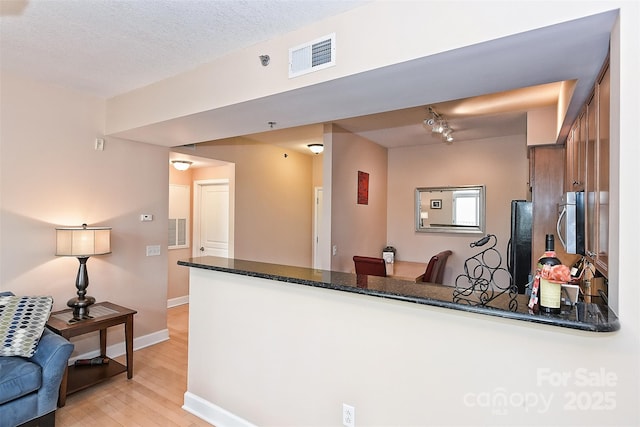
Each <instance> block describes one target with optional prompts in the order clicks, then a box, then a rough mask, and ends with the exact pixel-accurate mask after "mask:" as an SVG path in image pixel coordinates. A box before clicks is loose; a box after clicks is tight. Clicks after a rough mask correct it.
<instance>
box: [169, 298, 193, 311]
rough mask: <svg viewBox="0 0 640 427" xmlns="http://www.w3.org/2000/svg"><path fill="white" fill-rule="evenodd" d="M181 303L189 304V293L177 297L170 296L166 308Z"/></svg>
mask: <svg viewBox="0 0 640 427" xmlns="http://www.w3.org/2000/svg"><path fill="white" fill-rule="evenodd" d="M183 304H189V295H184V296H181V297H178V298H171V299H169V300H167V308H171V307H177V306H179V305H183Z"/></svg>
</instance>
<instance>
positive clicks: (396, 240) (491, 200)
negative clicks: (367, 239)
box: [387, 135, 529, 284]
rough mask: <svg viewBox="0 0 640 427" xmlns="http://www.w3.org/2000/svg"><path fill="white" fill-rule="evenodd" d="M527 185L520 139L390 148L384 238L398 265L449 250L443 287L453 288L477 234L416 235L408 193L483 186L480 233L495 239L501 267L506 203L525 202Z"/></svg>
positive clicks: (506, 227)
mask: <svg viewBox="0 0 640 427" xmlns="http://www.w3.org/2000/svg"><path fill="white" fill-rule="evenodd" d="M528 181H529V160H528V159H527V146H526V137H525V136H524V135H519V136H513V137H502V138H494V139H485V140H476V141H456V142H454V143H453V144H451V145H447V144H432V145H426V146H416V147H406V148H395V149H391V150H389V200H388V213H387V215H388V221H387V231H388V238H387V240H388V242H389V244H390V245H392V246H395V247H396V249H397V257H398V259H399V260H403V261H418V262H428V260H429V258H431V256H432V255H435V254H436V253H438V252H440V251H443V250H446V249H450V250H452V251H453V255H451V257H449V259H448V261H447V266H446V269H445V275H444V283H446V284H453V282H454V281H455V278H456V277H457V276H458V275H459V274H461V273H462V272H463V271H464V261H465V259H467V258H468V257H470V256H472V255H475V254H476V253H477V251H476V250H474V249H471V248H470V247H469V243H471V242H473V241H475V240H478V238H479V237H481V236H480V235H468V234H449V233H418V232H416V231H415V201H414V200H415V193H414V192H415V189H416V188H417V187H442V186H456V185H485V186H486V197H487V200H486V233H487V234H495V235H496V237H497V238H498V247H497V248H496V249H498V250H499V251H500V253H501V254H502V257H503V262H504V263H505V265H506V249H507V242H508V241H509V234H510V231H509V227H510V211H511V200H515V199H520V200H526V199H527V197H528V194H529V193H528ZM505 265H503V266H505Z"/></svg>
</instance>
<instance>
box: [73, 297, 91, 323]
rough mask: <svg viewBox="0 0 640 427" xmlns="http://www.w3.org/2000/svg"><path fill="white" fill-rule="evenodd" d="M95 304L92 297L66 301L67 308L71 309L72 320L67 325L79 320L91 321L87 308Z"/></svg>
mask: <svg viewBox="0 0 640 427" xmlns="http://www.w3.org/2000/svg"><path fill="white" fill-rule="evenodd" d="M95 302H96V299H95V298H94V297H87V296H85V297H83V298H78V297H76V298H71V299H70V300H69V301H67V306H69V307H71V308H73V319H71V320H69V323H72V322H77V321H79V320H85V319H93V317H92V316H89V306H90V305H91V304H93V303H95Z"/></svg>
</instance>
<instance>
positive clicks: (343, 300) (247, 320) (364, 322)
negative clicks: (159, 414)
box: [178, 257, 619, 427]
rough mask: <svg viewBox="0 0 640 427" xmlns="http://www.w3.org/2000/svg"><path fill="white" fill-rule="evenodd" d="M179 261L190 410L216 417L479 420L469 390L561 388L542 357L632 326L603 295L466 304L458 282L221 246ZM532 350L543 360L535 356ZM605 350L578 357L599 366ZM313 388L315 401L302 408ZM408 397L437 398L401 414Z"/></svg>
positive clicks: (568, 359)
mask: <svg viewBox="0 0 640 427" xmlns="http://www.w3.org/2000/svg"><path fill="white" fill-rule="evenodd" d="M178 264H180V265H182V266H186V267H189V277H190V279H189V280H190V284H189V286H190V295H189V306H190V307H189V359H188V385H187V391H186V393H185V396H184V406H183V408H184V409H186V410H187V411H190V412H192V413H194V414H196V415H197V416H199V417H201V418H203V419H205V420H207V421H208V422H210V423H212V424H214V425H236V426H247V427H248V426H254V425H317V426H321V425H323V426H324V425H340V421H339V419H340V418H339V416H340V415H339V414H340V413H341V410H342V409H341V408H342V403H347V404H349V405H353V406H354V407H356V411H357V417H358V420H359V421H358V423H359V424H360V425H374V424H377V425H423V424H424V422H425V420H429V423H430V424H433V425H436V424H447V422H448V421H447V420H449V421H450V420H451V411H452V410H454V411H455V413H456V421H457V422H459V423H463V424H474V423H475V422H477V416H478V411H481V410H482V409H480V408H478V406H477V404H475V402H474V401H471V404H470V403H469V402H470V401H469V396H470V395H474V393H476V394H477V393H480V392H481V391H482V390H486V389H500V390H502V389H509V390H516V391H517V390H524V391H527V392H528V390H533V391H534V392H536V393H538V394H541V393H546V394H549V393H554V392H556V393H557V392H558V389H557V386H554V385H553V384H551V383H549V384H547V383H546V382H544V381H543V382H541V381H542V380H541V379H540V377H539V375H541V374H540V373H541V372H547V371H541V369H543V368H544V369H552V371H551V372H552V373H553V372H556V371H562V370H575V369H576V359H575V357H574V355H572V354H567V352H566V351H564V350H563V349H564V348H566V346H567V345H571V346H572V347H574V348H577V349H578V350H576V351H579V352H580V354H585V355H586V354H589V353H591V354H594V355H596V356H597V355H599V354H602V353H603V352H606V351H607V343H609V342H610V338H611V337H613V336H614V335H615V334H617V332H615V331H616V330H617V329H618V328H619V323H618V320H617V317H616V316H615V315H614V314H613V313H612V312H610V311H608V310H607V309H606V308H604V307H600V309H599V310H595V309H594V306H583V308H586V310H581V309H579V308H574V309H573V310H571V311H570V312H568V313H565V314H561V315H558V316H542V315H530V314H528V313H527V312H526V304H525V303H524V302H523V301H522V298H523V297H522V296H519V297H518V298H519V300H518V309H517V310H516V311H514V312H512V311H508V310H505V309H504V308H500V306H501V305H503V304H504V302H503V301H500V299H499V298H498V299H496V300H495V301H496V305H495V306H493V307H477V306H469V305H464V304H456V303H453V302H452V300H451V295H452V292H453V288H447V287H445V286H438V285H430V284H422V283H412V282H410V281H403V280H395V279H391V278H379V277H371V276H366V279H367V280H366V281H364V280H362V279H363V278H362V277H360V278H358V277H357V276H356V275H355V274H350V273H341V272H332V271H323V270H315V269H309V268H302V267H292V266H286V265H277V264H268V263H262V262H253V261H245V260H238V259H226V258H217V257H200V258H191V259H188V260H185V261H179V262H178ZM359 279H360V280H359ZM524 301H526V298H525V299H524ZM505 306H508V304H506V305H505ZM602 332H605V333H602ZM478 348H490V349H491V351H488V352H483V353H480V352H478V351H477V350H478ZM532 352H534V353H535V354H536V360H537V364H536V366H532V367H529V366H524V365H523V363H522V361H523V360H524V355H525V354H531V353H532ZM599 360H601V359H599V358H598V357H593V358H589V359H584V360H582V361H581V363H580V365H579V366H580V368H581V369H587V370H589V372H590V371H591V370H593V371H594V372H595V371H596V370H597V369H599V368H600V367H601V365H600V364H599V363H600V362H599ZM497 372H501V373H502V374H500V375H495V373H497ZM505 372H507V373H508V375H504V373H505ZM461 384H464V385H463V386H462V387H461ZM561 391H566V388H563V390H561ZM578 391H579V390H578ZM300 394H303V395H304V401H305V402H308V405H304V406H303V407H296V408H291V406H290V404H289V402H291V401H292V399H295V398H296V397H299V396H300ZM465 399H467V400H465ZM298 400H299V399H298ZM425 402H428V404H427V403H425ZM405 405H411V406H412V407H416V408H424V410H422V411H418V412H417V413H415V414H411V413H408V412H403V414H407V415H402V416H401V417H400V418H398V414H399V412H398V410H397V409H399V408H402V407H404V406H405ZM393 408H395V409H396V410H393ZM547 411H548V412H546V413H539V412H535V411H533V410H531V411H530V412H528V415H527V417H528V418H527V419H528V420H529V421H531V423H534V424H535V423H536V422H537V423H543V422H544V420H545V419H546V420H548V418H547V417H549V416H553V417H555V416H557V414H560V413H563V411H564V406H563V405H562V402H561V401H560V400H557V401H553V402H551V406H550V407H549V408H548V409H547ZM401 412H402V411H401Z"/></svg>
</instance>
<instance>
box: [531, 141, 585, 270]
mask: <svg viewBox="0 0 640 427" xmlns="http://www.w3.org/2000/svg"><path fill="white" fill-rule="evenodd" d="M565 158H566V156H565V151H564V147H562V146H561V145H543V146H537V147H533V148H531V149H530V150H529V171H530V175H531V176H530V178H529V179H530V183H531V201H533V234H532V244H531V250H532V253H531V256H532V259H531V262H532V264H531V265H532V266H535V265H536V264H537V262H538V258H539V257H540V256H542V254H543V253H544V249H545V240H546V239H545V237H546V235H547V234H553V236H554V240H555V250H556V255H557V257H558V258H559V259H560V261H561V262H562V263H563V264H565V265H571V264H573V262H574V261H575V258H576V255H574V254H567V252H566V251H565V250H564V248H563V247H562V244H561V243H560V239H559V238H558V234H557V232H556V224H557V221H558V205H559V203H560V202H561V200H562V193H563V177H564V168H565ZM534 268H535V267H534Z"/></svg>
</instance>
